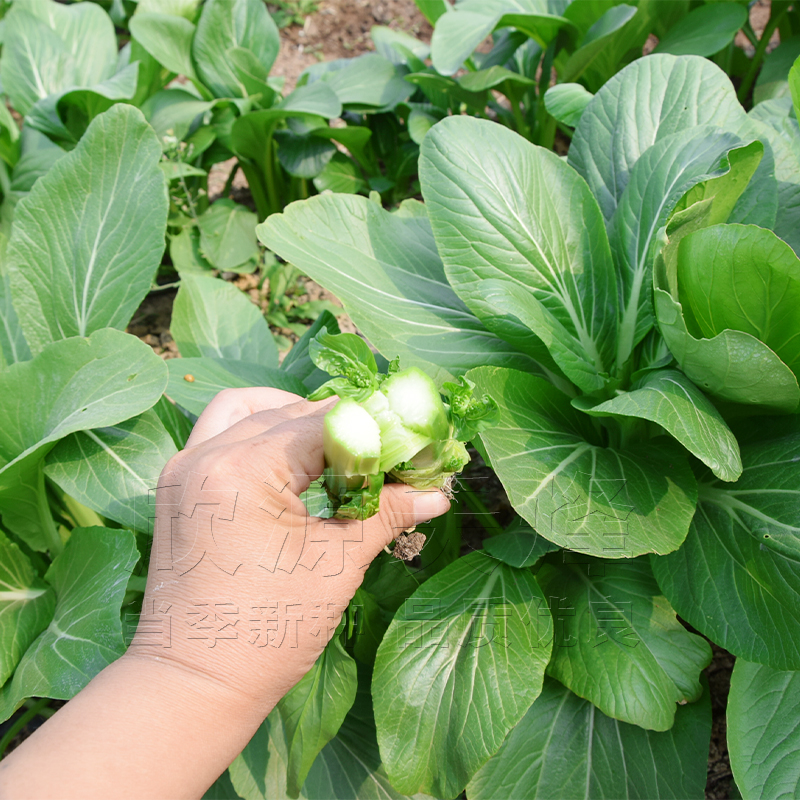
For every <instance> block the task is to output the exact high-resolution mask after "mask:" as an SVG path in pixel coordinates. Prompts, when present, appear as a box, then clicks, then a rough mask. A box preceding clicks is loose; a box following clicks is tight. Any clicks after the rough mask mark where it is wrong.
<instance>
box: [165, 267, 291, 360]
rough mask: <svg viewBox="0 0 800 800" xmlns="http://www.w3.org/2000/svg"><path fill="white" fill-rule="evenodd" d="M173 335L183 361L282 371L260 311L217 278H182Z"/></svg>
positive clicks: (240, 293) (244, 295)
mask: <svg viewBox="0 0 800 800" xmlns="http://www.w3.org/2000/svg"><path fill="white" fill-rule="evenodd" d="M170 331H171V333H172V336H173V337H174V338H175V341H176V343H177V345H178V349H179V350H180V351H181V355H182V356H184V357H185V358H192V357H197V356H210V357H212V358H228V359H233V360H235V361H252V362H254V363H258V364H263V365H264V366H266V367H277V366H278V348H277V345H276V344H275V340H274V339H273V338H272V334H271V333H270V330H269V325H267V321H266V320H265V319H264V315H263V314H262V313H261V311H260V309H259V307H258V306H257V305H255V304H254V303H253V302H251V300H250V298H249V297H248V296H247V295H246V294H245V293H244V292H242V291H241V289H237V288H236V287H235V286H234V285H233V284H232V283H228V282H227V281H222V280H219V279H218V278H211V277H207V276H203V275H193V274H187V275H185V276H184V278H183V280H182V281H181V288H180V289H179V290H178V296H177V297H176V298H175V305H174V307H173V311H172V324H171V326H170Z"/></svg>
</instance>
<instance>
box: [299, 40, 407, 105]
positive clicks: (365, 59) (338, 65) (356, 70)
mask: <svg viewBox="0 0 800 800" xmlns="http://www.w3.org/2000/svg"><path fill="white" fill-rule="evenodd" d="M306 73H308V74H309V77H311V78H312V80H313V79H314V78H316V77H320V78H321V80H322V81H324V82H325V83H327V85H328V86H329V87H330V88H331V89H333V91H334V92H336V96H337V97H338V98H339V101H340V102H341V103H342V105H343V106H346V107H347V108H348V109H349V110H351V111H365V112H370V111H375V110H377V109H379V108H394V106H396V105H397V104H398V103H402V102H403V100H405V99H407V98H408V96H409V95H410V94H411V93H412V92H413V88H412V87H411V86H410V85H409V84H408V83H407V82H406V81H405V80H403V75H402V74H401V73H399V72H398V71H397V69H396V68H395V66H394V64H392V62H391V61H389V60H388V59H386V58H384V57H383V56H382V55H379V54H378V53H366V54H364V55H363V56H358V57H357V58H349V59H339V60H337V61H329V62H327V63H323V64H318V65H316V66H315V67H311V68H309V69H308V70H306ZM309 85H313V83H311V84H309Z"/></svg>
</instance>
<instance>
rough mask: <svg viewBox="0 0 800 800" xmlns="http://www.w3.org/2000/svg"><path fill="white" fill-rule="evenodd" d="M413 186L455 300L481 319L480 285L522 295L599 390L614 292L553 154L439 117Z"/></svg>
mask: <svg viewBox="0 0 800 800" xmlns="http://www.w3.org/2000/svg"><path fill="white" fill-rule="evenodd" d="M476 148H477V149H478V150H479V151H480V152H481V158H480V159H479V160H476V158H475V152H476ZM420 180H421V183H422V191H423V196H424V197H425V200H426V204H427V206H428V213H429V215H430V218H431V225H432V227H433V232H434V236H435V237H436V243H437V246H438V249H439V253H440V255H441V257H442V261H443V262H444V265H445V270H446V272H447V276H448V279H449V280H450V283H451V284H452V285H453V287H454V288H455V289H456V291H457V292H458V294H459V296H460V297H461V298H462V299H463V300H464V302H465V303H466V304H467V305H468V306H470V308H472V310H473V311H474V312H475V313H476V314H477V315H478V316H480V317H482V318H484V319H485V316H486V315H485V313H482V311H483V309H482V306H483V301H482V297H481V296H482V293H483V290H482V288H481V287H482V284H483V281H485V280H486V279H489V278H499V279H506V280H510V281H513V282H516V283H517V284H519V285H520V286H521V288H522V289H524V290H530V291H531V293H532V295H533V297H534V298H535V299H536V300H538V301H539V303H541V304H542V305H543V306H545V307H546V309H547V311H548V312H549V313H550V315H552V317H553V318H555V320H557V322H558V323H559V324H560V326H561V327H562V328H563V329H564V330H565V331H566V332H568V334H570V335H571V337H572V338H574V339H576V340H577V341H578V342H579V343H580V344H579V347H580V348H581V349H582V351H583V352H584V353H585V354H586V356H587V357H588V358H586V360H587V361H588V362H589V364H590V365H591V366H592V367H593V371H594V372H595V376H594V377H595V381H596V383H597V385H595V386H594V387H593V388H599V386H600V385H601V382H600V379H599V374H600V373H602V372H604V371H606V369H607V368H608V366H610V364H611V363H612V362H613V352H614V346H615V329H616V313H615V311H614V304H615V299H616V294H617V286H616V279H615V275H614V269H613V266H612V262H611V252H610V250H609V246H608V239H607V237H606V232H605V227H604V225H603V218H602V216H601V214H600V211H599V209H598V207H597V204H596V202H595V201H594V198H592V196H591V194H590V192H589V190H588V187H587V186H586V184H585V182H584V181H582V180H581V179H580V177H579V176H578V175H576V174H575V172H574V171H573V170H571V169H570V168H569V167H568V166H567V165H566V164H564V163H563V161H561V160H560V159H559V158H558V156H556V155H555V154H554V153H550V152H548V151H546V150H544V149H543V148H539V147H535V146H534V145H531V144H530V143H529V142H527V141H525V140H524V139H523V138H522V137H520V136H518V135H516V134H515V133H513V132H511V131H509V130H507V129H506V128H503V127H501V126H499V125H494V124H492V123H489V122H486V121H481V120H475V119H472V118H469V117H449V118H447V119H445V120H443V121H442V122H440V123H439V124H438V125H437V126H436V127H435V128H434V129H433V130H432V131H431V132H430V133H429V134H428V136H427V137H426V138H425V142H424V143H423V146H422V152H421V157H420ZM520 186H524V187H533V186H536V187H537V191H536V193H534V194H531V193H530V192H529V190H527V189H526V190H520V188H519V187H520ZM523 321H525V320H523ZM484 324H486V322H484ZM534 332H535V333H537V335H539V336H540V337H541V336H542V333H541V332H540V331H539V330H536V329H534ZM551 352H552V353H553V357H554V358H556V355H555V352H554V351H551ZM556 361H557V362H558V358H556ZM562 368H563V366H562Z"/></svg>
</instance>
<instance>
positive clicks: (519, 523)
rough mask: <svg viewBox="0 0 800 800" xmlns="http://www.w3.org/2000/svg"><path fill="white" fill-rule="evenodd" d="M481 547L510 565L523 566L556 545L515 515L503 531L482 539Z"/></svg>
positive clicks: (555, 548) (534, 561) (534, 560)
mask: <svg viewBox="0 0 800 800" xmlns="http://www.w3.org/2000/svg"><path fill="white" fill-rule="evenodd" d="M483 549H484V550H485V551H486V552H487V553H488V554H489V555H490V556H492V557H493V558H498V559H500V561H502V562H504V563H505V564H508V565H509V566H511V567H519V568H524V567H531V566H533V565H534V564H535V563H536V562H537V561H538V560H539V559H540V558H541V557H542V556H543V555H545V553H551V552H553V551H554V550H558V547H557V546H556V545H554V544H553V543H552V542H548V541H547V539H545V538H544V537H543V536H539V534H538V533H536V531H535V530H534V529H533V528H531V526H530V525H528V523H527V522H525V520H524V519H522V517H516V518H515V520H514V521H513V522H512V523H511V524H510V525H509V526H508V528H506V532H505V533H501V534H499V535H497V536H492V537H491V538H490V539H486V540H484V542H483Z"/></svg>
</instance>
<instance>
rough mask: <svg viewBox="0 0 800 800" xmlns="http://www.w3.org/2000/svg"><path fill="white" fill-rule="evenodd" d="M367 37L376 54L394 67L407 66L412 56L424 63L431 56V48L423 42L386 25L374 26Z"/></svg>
mask: <svg viewBox="0 0 800 800" xmlns="http://www.w3.org/2000/svg"><path fill="white" fill-rule="evenodd" d="M369 35H370V37H371V38H372V41H373V42H374V43H375V49H376V50H377V51H378V53H379V54H380V55H382V56H383V57H384V58H386V59H388V60H389V61H391V62H392V63H393V64H395V65H398V64H408V62H409V60H410V58H411V57H412V56H413V57H414V58H416V59H420V60H422V61H424V60H425V59H426V58H428V56H429V55H430V54H431V48H430V46H429V45H427V44H425V42H421V41H420V40H419V39H416V38H414V37H413V36H411V35H410V34H408V33H406V32H405V31H402V30H396V29H395V28H390V27H388V26H386V25H374V26H373V27H372V29H371V30H370V32H369Z"/></svg>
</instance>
